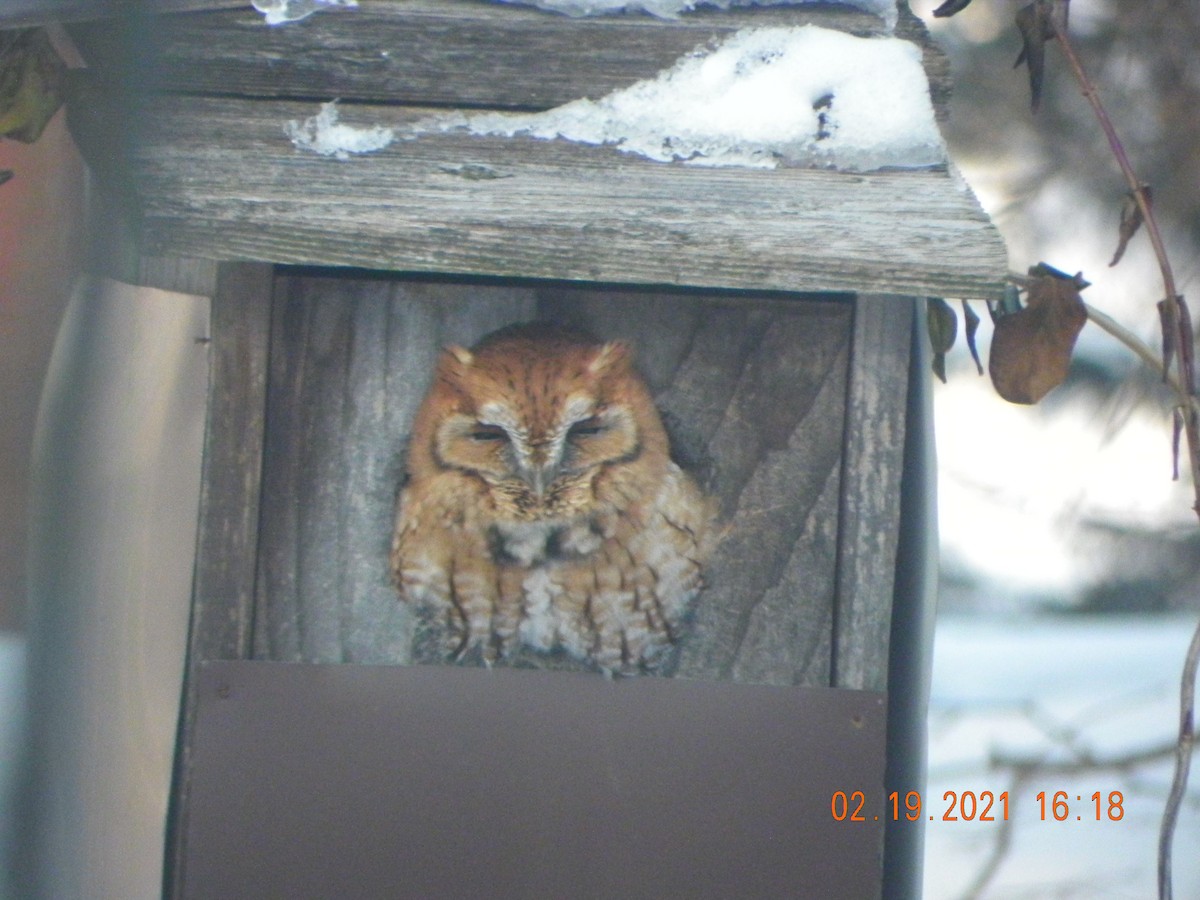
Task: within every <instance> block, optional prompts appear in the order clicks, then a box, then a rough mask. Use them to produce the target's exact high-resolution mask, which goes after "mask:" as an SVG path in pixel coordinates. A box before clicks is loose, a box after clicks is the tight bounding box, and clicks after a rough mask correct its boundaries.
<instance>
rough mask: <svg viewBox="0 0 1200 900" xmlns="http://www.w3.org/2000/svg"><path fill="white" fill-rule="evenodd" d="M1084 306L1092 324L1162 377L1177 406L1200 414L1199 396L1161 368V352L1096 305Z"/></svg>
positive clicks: (1176, 376)
mask: <svg viewBox="0 0 1200 900" xmlns="http://www.w3.org/2000/svg"><path fill="white" fill-rule="evenodd" d="M1084 308H1085V309H1086V310H1087V314H1088V318H1089V319H1090V320H1091V321H1092V324H1094V325H1096V326H1097V327H1099V328H1100V330H1101V331H1105V332H1108V334H1109V335H1111V336H1112V337H1114V338H1116V339H1117V340H1118V341H1120V342H1121V343H1122V344H1124V345H1125V346H1126V347H1128V348H1129V349H1130V350H1132V351H1133V352H1134V353H1135V354H1137V356H1138V358H1139V359H1141V360H1142V362H1144V363H1145V364H1146V365H1148V366H1149V367H1150V368H1151V369H1153V370H1154V371H1155V372H1157V373H1158V374H1159V375H1160V376H1161V377H1162V379H1163V381H1165V382H1166V384H1167V386H1168V387H1169V388H1171V390H1172V391H1173V392H1174V393H1175V399H1176V401H1177V402H1178V405H1179V406H1182V407H1189V406H1190V407H1191V408H1192V410H1193V411H1194V413H1193V414H1195V415H1200V398H1197V397H1195V396H1192V395H1190V394H1189V393H1188V391H1187V388H1186V387H1184V384H1183V382H1182V380H1180V378H1179V376H1178V375H1175V374H1173V373H1171V372H1167V371H1165V370H1164V369H1163V361H1162V355H1161V354H1159V353H1156V352H1155V351H1154V348H1152V347H1151V346H1150V345H1149V344H1147V343H1146V342H1145V341H1143V340H1142V339H1141V338H1140V337H1138V336H1137V335H1136V334H1134V333H1133V332H1132V331H1130V330H1129V329H1128V328H1126V327H1125V326H1124V325H1122V324H1121V323H1120V322H1118V321H1117V320H1116V319H1114V318H1113V317H1112V316H1110V315H1108V314H1107V313H1104V312H1101V311H1100V310H1098V309H1096V307H1094V306H1090V305H1088V304H1087V303H1085V304H1084Z"/></svg>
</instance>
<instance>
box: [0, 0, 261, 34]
mask: <svg viewBox="0 0 1200 900" xmlns="http://www.w3.org/2000/svg"><path fill="white" fill-rule="evenodd" d="M237 6H247V7H248V6H249V4H248V3H247V2H245V0H4V6H3V7H0V28H19V27H24V26H29V25H49V24H51V23H52V22H86V21H92V20H96V19H112V18H117V17H124V16H129V15H131V14H133V13H139V14H146V13H152V12H182V11H185V10H198V9H203V10H213V9H222V8H223V9H228V8H232V7H237Z"/></svg>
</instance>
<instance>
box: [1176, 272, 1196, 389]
mask: <svg viewBox="0 0 1200 900" xmlns="http://www.w3.org/2000/svg"><path fill="white" fill-rule="evenodd" d="M1175 305H1176V306H1177V307H1179V337H1180V341H1179V346H1180V352H1179V368H1180V370H1181V372H1182V374H1183V386H1184V389H1185V390H1186V391H1187V392H1188V394H1190V395H1191V396H1193V397H1194V396H1196V330H1195V328H1194V327H1193V326H1192V314H1191V312H1189V311H1188V305H1187V301H1186V300H1184V299H1183V294H1179V295H1177V296H1176V297H1175Z"/></svg>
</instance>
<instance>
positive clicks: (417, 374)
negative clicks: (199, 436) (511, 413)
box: [254, 276, 534, 663]
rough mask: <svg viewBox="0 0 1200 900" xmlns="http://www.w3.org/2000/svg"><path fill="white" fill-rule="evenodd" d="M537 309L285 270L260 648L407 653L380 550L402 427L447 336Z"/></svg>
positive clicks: (495, 298) (316, 655)
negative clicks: (296, 274) (295, 274)
mask: <svg viewBox="0 0 1200 900" xmlns="http://www.w3.org/2000/svg"><path fill="white" fill-rule="evenodd" d="M533 314H534V298H533V294H532V292H531V291H530V290H528V289H510V288H495V287H493V288H487V289H479V288H475V287H471V286H464V285H434V284H416V283H408V282H397V281H384V280H370V279H366V280H351V279H337V278H306V277H301V276H285V277H281V278H280V281H279V291H278V301H277V303H276V307H275V312H274V323H275V324H274V337H273V345H272V353H271V386H270V391H269V408H270V413H269V416H268V424H267V437H266V450H265V462H264V466H265V472H264V476H263V507H262V517H261V544H260V560H259V570H258V584H259V604H258V608H257V613H256V621H255V632H254V655H255V657H257V658H260V659H275V660H286V661H293V662H353V663H380V662H406V661H408V658H409V653H410V644H411V640H412V635H411V626H412V622H411V621H410V616H409V610H408V608H407V607H405V606H404V605H402V604H401V603H400V601H399V599H398V598H397V595H396V590H395V588H394V587H393V585H392V583H391V575H390V572H389V571H388V564H387V555H388V549H389V546H390V543H391V535H392V528H393V523H394V515H395V503H396V496H397V492H398V488H399V485H400V481H401V478H402V474H403V453H404V449H405V445H406V443H407V435H408V427H409V423H410V421H411V419H412V416H413V414H414V413H415V412H416V408H417V406H418V405H419V403H420V402H421V399H422V397H423V396H424V394H425V391H426V389H427V387H428V384H429V378H430V376H431V374H432V371H433V364H434V361H435V359H436V356H437V352H438V351H439V349H440V348H441V347H442V346H443V345H444V344H447V343H460V344H470V343H473V342H474V341H475V340H476V339H478V338H479V337H482V336H483V335H484V334H486V333H487V332H489V331H492V330H494V329H496V328H499V327H500V326H501V325H504V324H507V323H509V322H513V321H521V320H524V319H529V318H533Z"/></svg>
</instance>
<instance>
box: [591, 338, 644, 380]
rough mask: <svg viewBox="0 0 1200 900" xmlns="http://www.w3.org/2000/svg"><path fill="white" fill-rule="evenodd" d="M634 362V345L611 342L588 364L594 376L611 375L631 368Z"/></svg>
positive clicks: (624, 342)
mask: <svg viewBox="0 0 1200 900" xmlns="http://www.w3.org/2000/svg"><path fill="white" fill-rule="evenodd" d="M632 361H633V345H631V344H630V343H629V342H628V341H609V342H608V343H607V344H605V345H603V346H602V347H601V348H600V349H599V350H598V351H597V352H596V355H595V356H594V357H593V358H592V361H591V362H590V363H588V367H587V368H588V371H589V372H590V373H592V374H593V375H609V374H612V373H614V372H621V371H624V370H625V369H627V368H629V364H630V363H631V362H632Z"/></svg>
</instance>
